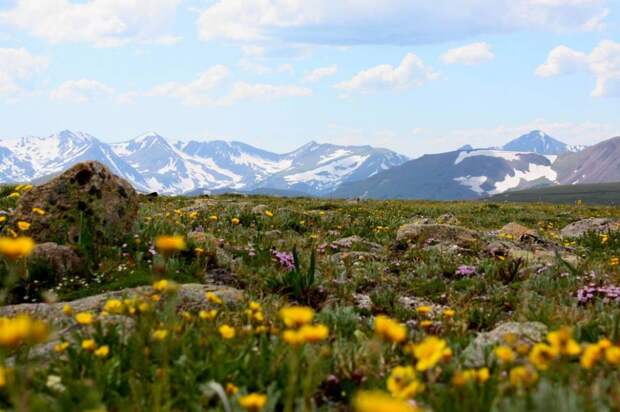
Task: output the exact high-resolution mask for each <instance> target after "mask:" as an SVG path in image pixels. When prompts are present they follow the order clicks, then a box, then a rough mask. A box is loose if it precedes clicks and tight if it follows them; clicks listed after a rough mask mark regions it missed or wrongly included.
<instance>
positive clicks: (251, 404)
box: [239, 393, 267, 412]
mask: <svg viewBox="0 0 620 412" xmlns="http://www.w3.org/2000/svg"><path fill="white" fill-rule="evenodd" d="M266 404H267V395H263V394H262V393H250V394H248V395H245V396H242V397H240V398H239V405H241V407H242V408H243V409H245V410H246V411H248V412H259V411H261V410H262V409H263V408H264V407H265V405H266Z"/></svg>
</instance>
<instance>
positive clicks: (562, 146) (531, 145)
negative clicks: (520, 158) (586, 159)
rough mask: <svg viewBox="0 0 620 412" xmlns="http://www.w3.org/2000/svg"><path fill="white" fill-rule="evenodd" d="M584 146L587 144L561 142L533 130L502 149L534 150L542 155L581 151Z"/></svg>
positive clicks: (514, 150)
mask: <svg viewBox="0 0 620 412" xmlns="http://www.w3.org/2000/svg"><path fill="white" fill-rule="evenodd" d="M584 148H585V146H573V145H569V144H566V143H564V142H561V141H559V140H557V139H555V138H553V137H551V136H549V135H548V134H546V133H544V132H542V131H540V130H534V131H531V132H529V133H527V134H524V135H523V136H520V137H518V138H516V139H514V140H512V141H510V142H508V143H506V144H505V145H504V146H502V149H503V150H507V151H513V152H532V153H538V154H541V155H562V154H565V153H569V152H580V151H581V150H583V149H584Z"/></svg>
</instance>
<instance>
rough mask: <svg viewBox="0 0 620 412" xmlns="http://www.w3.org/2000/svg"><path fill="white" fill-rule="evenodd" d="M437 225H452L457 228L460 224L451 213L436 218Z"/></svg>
mask: <svg viewBox="0 0 620 412" xmlns="http://www.w3.org/2000/svg"><path fill="white" fill-rule="evenodd" d="M437 223H439V224H442V225H454V226H458V225H460V224H461V222H460V221H459V219H458V218H457V217H456V216H454V215H453V214H452V213H445V214H443V215H441V216H439V217H438V218H437Z"/></svg>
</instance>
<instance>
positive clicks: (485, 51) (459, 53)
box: [441, 42, 495, 66]
mask: <svg viewBox="0 0 620 412" xmlns="http://www.w3.org/2000/svg"><path fill="white" fill-rule="evenodd" d="M494 58H495V54H493V52H492V51H491V45H489V43H485V42H480V43H472V44H468V45H466V46H463V47H458V48H455V49H450V50H448V51H447V52H445V53H444V54H443V55H442V56H441V59H442V61H443V62H444V63H446V64H465V65H468V66H472V65H476V64H480V63H484V62H487V61H490V60H493V59H494Z"/></svg>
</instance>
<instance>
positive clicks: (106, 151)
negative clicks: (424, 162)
mask: <svg viewBox="0 0 620 412" xmlns="http://www.w3.org/2000/svg"><path fill="white" fill-rule="evenodd" d="M86 160H97V161H99V162H101V163H103V164H105V165H106V166H108V167H109V168H110V169H111V170H112V171H113V172H114V173H116V174H118V175H120V176H122V177H124V178H125V179H127V180H128V181H129V182H131V183H132V184H133V185H134V186H135V187H136V189H138V190H140V191H144V192H146V191H149V192H150V191H156V192H159V193H162V194H182V193H187V192H196V191H203V192H209V191H212V190H222V189H228V188H230V189H236V190H244V191H251V190H256V189H261V188H268V189H277V190H295V191H300V192H304V193H308V194H312V195H319V194H324V193H327V192H329V191H331V190H333V189H335V188H336V187H338V186H339V185H340V184H342V183H343V182H350V181H355V180H359V179H365V178H368V177H370V176H372V175H374V174H376V173H378V172H380V171H382V170H386V169H388V168H390V167H393V166H397V165H400V164H402V163H404V162H405V161H407V160H408V159H407V158H406V157H405V156H402V155H399V154H397V153H394V152H391V151H389V150H384V149H375V148H372V147H370V146H336V145H330V144H318V143H315V142H311V143H309V144H307V145H305V146H302V147H301V148H299V149H297V150H295V151H293V152H290V153H285V154H277V153H272V152H268V151H265V150H261V149H257V148H255V147H252V146H250V145H247V144H244V143H240V142H223V141H210V142H198V141H190V142H175V143H171V142H170V141H169V140H167V139H165V138H163V137H162V136H160V135H158V134H157V133H147V134H144V135H142V136H139V137H137V138H135V139H132V140H129V141H127V142H124V143H116V144H111V145H110V144H106V143H103V142H101V141H99V140H98V139H96V138H95V137H93V136H90V135H88V134H86V133H81V132H76V133H74V132H71V131H63V132H60V133H58V134H54V135H51V136H49V137H44V138H42V137H25V138H20V139H15V140H0V182H24V181H33V180H38V179H42V178H45V177H46V176H50V175H55V174H57V173H59V172H61V171H63V170H65V169H67V168H69V167H71V166H72V165H74V164H75V163H79V162H81V161H86Z"/></svg>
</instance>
